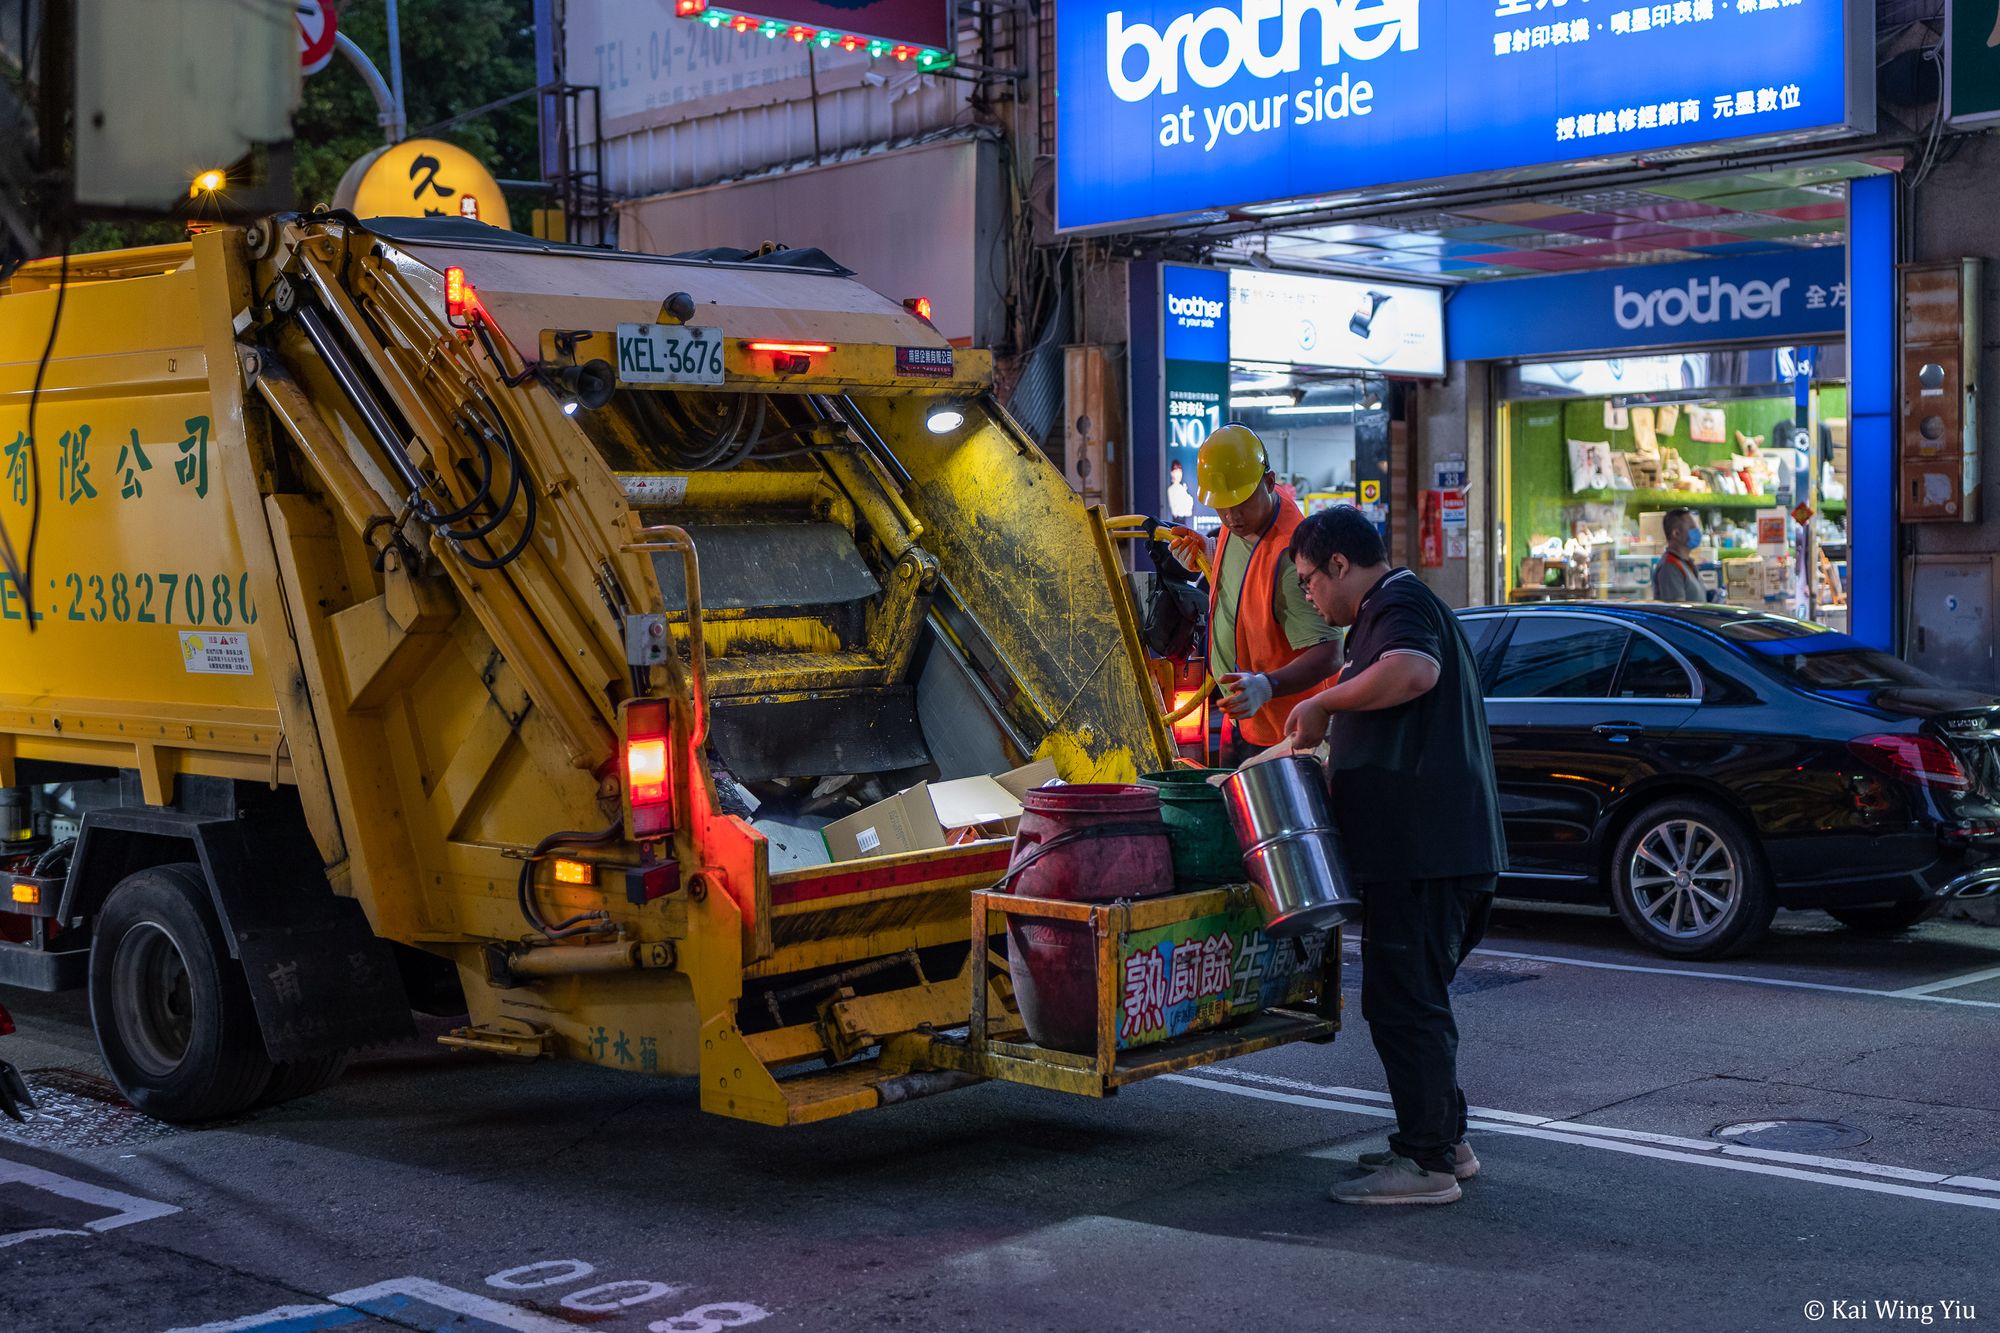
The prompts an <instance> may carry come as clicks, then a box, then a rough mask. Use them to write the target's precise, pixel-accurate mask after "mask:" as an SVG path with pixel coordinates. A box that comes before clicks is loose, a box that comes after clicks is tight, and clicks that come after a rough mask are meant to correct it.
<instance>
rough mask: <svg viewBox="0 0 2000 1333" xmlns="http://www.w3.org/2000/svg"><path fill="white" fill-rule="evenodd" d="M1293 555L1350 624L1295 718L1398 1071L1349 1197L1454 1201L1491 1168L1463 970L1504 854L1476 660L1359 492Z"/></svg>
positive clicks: (1296, 537) (1367, 982) (1315, 597)
mask: <svg viewBox="0 0 2000 1333" xmlns="http://www.w3.org/2000/svg"><path fill="white" fill-rule="evenodd" d="M1289 554H1290V556H1291V561H1290V563H1291V564H1292V566H1293V568H1294V571H1295V573H1296V575H1297V580H1298V583H1299V584H1300V586H1301V587H1302V588H1303V589H1304V591H1305V593H1306V596H1307V598H1308V599H1309V600H1310V601H1311V602H1312V605H1313V607H1314V609H1315V610H1316V611H1317V612H1318V613H1319V614H1320V615H1321V616H1323V617H1324V618H1325V619H1326V621H1327V622H1328V623H1329V624H1332V625H1341V626H1350V627H1351V628H1349V629H1348V632H1347V665H1346V666H1345V667H1343V668H1342V669H1341V673H1340V679H1339V681H1338V683H1336V684H1334V685H1332V686H1331V687H1330V688H1327V689H1324V690H1321V691H1319V692H1318V693H1316V694H1313V695H1311V696H1310V697H1308V698H1306V699H1304V700H1302V701H1300V702H1299V704H1298V705H1297V706H1296V707H1294V708H1293V709H1292V711H1291V714H1290V715H1289V716H1288V718H1287V719H1286V723H1285V730H1286V738H1287V739H1288V740H1289V741H1290V743H1291V745H1292V746H1293V748H1295V749H1310V748H1312V747H1315V746H1317V745H1318V744H1319V743H1320V742H1321V741H1322V740H1324V741H1327V742H1328V743H1329V745H1330V747H1331V758H1330V760H1329V761H1328V769H1329V774H1328V778H1329V784H1330V792H1331V797H1330V805H1331V809H1332V813H1333V818H1334V823H1335V825H1336V826H1337V827H1338V829H1339V831H1340V834H1341V840H1342V844H1343V847H1344V849H1345V851H1346V854H1347V862H1348V870H1349V873H1350V874H1351V875H1352V876H1353V878H1354V881H1355V885H1356V887H1357V888H1358V890H1359V891H1360V895H1361V900H1362V925H1361V1015H1362V1017H1363V1018H1364V1019H1366V1020H1367V1022H1368V1031H1369V1035H1370V1037H1371V1038H1372V1039H1373V1041H1374V1043H1375V1050H1376V1053H1377V1054H1378V1055H1379V1056H1380V1057H1381V1059H1382V1069H1383V1072H1384V1073H1385V1074H1386V1075H1387V1076H1388V1081H1389V1096H1390V1100H1391V1102H1392V1103H1393V1104H1394V1106H1395V1111H1396V1130H1395V1132H1394V1133H1392V1134H1391V1135H1390V1136H1389V1147H1388V1151H1386V1152H1370V1153H1363V1154H1361V1155H1360V1157H1359V1158H1357V1161H1358V1162H1359V1164H1360V1165H1361V1166H1364V1167H1366V1168H1368V1170H1367V1171H1366V1173H1365V1174H1363V1175H1360V1176H1357V1177H1355V1178H1353V1179H1351V1180H1344V1181H1341V1182H1340V1183H1338V1184H1336V1185H1335V1186H1334V1187H1333V1191H1332V1198H1333V1200H1334V1202H1336V1203H1354V1204H1426V1203H1454V1202H1456V1201H1457V1200H1458V1199H1459V1198H1460V1197H1462V1191H1461V1189H1460V1187H1459V1182H1460V1181H1462V1180H1469V1179H1471V1178H1472V1177H1473V1176H1475V1175H1477V1174H1478V1173H1479V1159H1478V1157H1476V1156H1475V1155H1474V1154H1473V1151H1472V1145H1471V1144H1469V1143H1467V1142H1466V1139H1465V1131H1466V1114H1465V1093H1464V1091H1463V1090H1462V1089H1461V1088H1460V1087H1459V1086H1458V1025H1457V1023H1456V1021H1455V1020H1454V1019H1453V1017H1452V1012H1451V994H1450V989H1449V988H1450V985H1451V980H1452V977H1453V976H1455V975H1456V974H1457V972H1458V966H1459V964H1460V963H1461V962H1463V961H1464V960H1465V956H1466V955H1467V954H1468V953H1470V952H1471V951H1472V950H1473V948H1474V947H1475V946H1476V945H1478V943H1479V941H1480V939H1481V938H1482V937H1483V936H1484V935H1485V933H1486V923H1487V918H1488V916H1489V915H1490V913H1491V911H1492V905H1493V890H1494V885H1495V883H1496V881H1497V878H1498V876H1499V874H1500V872H1501V871H1503V870H1505V869H1506V863H1507V854H1506V847H1505V844H1504V842H1503V841H1502V834H1501V826H1500V800H1499V795H1498V787H1497V784H1496V781H1495V778H1494V773H1493V744H1492V741H1491V740H1490V739H1489V737H1488V735H1487V730H1486V706H1485V703H1484V701H1483V700H1482V698H1481V691H1480V688H1479V669H1478V666H1477V665H1476V663H1475V662H1474V660H1473V655H1472V647H1471V645H1470V644H1469V643H1468V642H1467V641H1466V638H1465V633H1464V631H1463V630H1461V629H1460V628H1459V624H1458V618H1457V617H1456V616H1454V615H1453V614H1452V611H1451V608H1450V607H1449V606H1447V605H1445V603H1444V602H1443V601H1441V600H1440V599H1439V598H1438V596H1437V594H1435V593H1433V592H1432V591H1431V590H1430V589H1429V588H1427V587H1425V586H1424V583H1423V580H1421V579H1419V578H1418V577H1417V576H1416V575H1414V574H1412V573H1411V572H1410V571H1409V570H1407V569H1392V568H1390V565H1389V557H1388V552H1387V551H1386V550H1385V549H1384V547H1383V545H1382V538H1381V536H1380V535H1379V534H1378V533H1377V532H1376V531H1375V525H1374V524H1373V523H1371V522H1369V521H1368V519H1367V518H1366V517H1365V516H1364V515H1363V514H1362V513H1361V511H1360V510H1358V509H1354V508H1352V507H1351V506H1346V505H1343V506H1340V507H1338V508H1335V509H1327V510H1323V511H1321V512H1319V513H1317V514H1314V515H1312V516H1311V517H1309V518H1307V519H1306V520H1305V521H1304V522H1303V523H1301V524H1299V526H1298V529H1297V530H1296V531H1295V532H1293V533H1292V537H1291V545H1290V548H1289Z"/></svg>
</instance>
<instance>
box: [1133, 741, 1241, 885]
mask: <svg viewBox="0 0 2000 1333" xmlns="http://www.w3.org/2000/svg"><path fill="white" fill-rule="evenodd" d="M1232 771H1233V770H1231V769H1227V768H1176V769H1171V770H1169V771H1167V772H1165V773H1148V774H1146V775H1145V776H1143V777H1141V778H1140V779H1139V781H1140V782H1142V783H1144V784H1146V785H1147V786H1148V787H1157V788H1159V791H1160V815H1161V817H1162V818H1163V819H1164V820H1165V821H1166V825H1167V842H1168V844H1169V845H1170V846H1171V847H1172V849H1173V857H1174V884H1175V886H1176V887H1177V888H1180V889H1207V888H1214V887H1215V886H1216V885H1218V884H1241V883H1243V882H1244V879H1245V872H1244V869H1243V848H1242V846H1241V844H1239V843H1238V842H1237V841H1236V831H1235V830H1234V829H1232V828H1230V827H1229V812H1228V811H1227V810H1225V809H1224V808H1223V805H1222V789H1221V788H1220V787H1217V786H1214V785H1213V784H1211V783H1210V782H1209V780H1208V779H1209V778H1210V777H1212V776H1213V775H1215V774H1217V773H1229V772H1232Z"/></svg>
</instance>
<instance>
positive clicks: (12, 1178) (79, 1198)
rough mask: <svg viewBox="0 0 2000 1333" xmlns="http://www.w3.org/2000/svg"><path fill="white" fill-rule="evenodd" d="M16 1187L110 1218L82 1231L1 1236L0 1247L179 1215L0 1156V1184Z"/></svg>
mask: <svg viewBox="0 0 2000 1333" xmlns="http://www.w3.org/2000/svg"><path fill="white" fill-rule="evenodd" d="M7 1184H19V1185H26V1186H28V1187H29V1188H30V1189H38V1190H46V1191H47V1192H48V1193H50V1194H55V1195H59V1196H60V1197H62V1198H65V1199H71V1200H74V1201H75V1202H77V1203H87V1204H90V1205H91V1206H92V1207H95V1208H103V1209H106V1210H108V1211H109V1212H110V1214H111V1215H110V1216H109V1217H100V1218H98V1219H97V1220H95V1221H93V1222H85V1223H84V1224H83V1227H84V1229H83V1230H81V1231H77V1230H72V1229H69V1228H63V1227H37V1228H35V1229H34V1230H32V1231H15V1232H11V1233H8V1234H6V1235H0V1248H5V1247H7V1246H9V1245H19V1244H21V1243H22V1242H23V1241H30V1240H39V1239H42V1238H43V1237H47V1236H89V1235H90V1234H91V1233H93V1232H103V1231H110V1230H112V1229H114V1228H116V1227H129V1226H131V1225H132V1224H133V1223H134V1222H150V1221H152V1220H153V1219H154V1218H156V1217H166V1216H167V1215H169V1214H171V1213H178V1212H179V1211H180V1209H179V1208H177V1207H175V1206H174V1205H173V1204H170V1203H161V1202H159V1201H158V1200H156V1199H142V1198H140V1197H138V1196H137V1195H135V1194H121V1193H120V1192H119V1191H117V1190H112V1189H106V1188H104V1187H103V1186H102V1185H88V1184H85V1183H84V1182H83V1181H81V1180H71V1179H70V1178H69V1177H68V1176H59V1175H57V1174H56V1173H55V1172H53V1171H44V1170H42V1169H40V1168H39V1167H33V1166H26V1165H23V1164H22V1163H20V1162H10V1161H8V1160H7V1159H6V1158H4V1157H0V1185H7Z"/></svg>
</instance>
